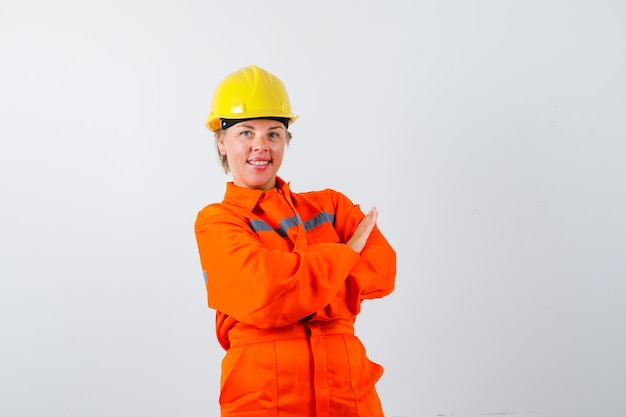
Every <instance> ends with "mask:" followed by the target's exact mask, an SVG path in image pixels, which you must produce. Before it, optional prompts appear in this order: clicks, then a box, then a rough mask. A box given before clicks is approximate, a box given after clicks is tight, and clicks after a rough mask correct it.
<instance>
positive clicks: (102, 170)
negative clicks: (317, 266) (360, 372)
mask: <svg viewBox="0 0 626 417" xmlns="http://www.w3.org/2000/svg"><path fill="white" fill-rule="evenodd" d="M625 22H626V3H624V2H622V1H618V0H615V1H611V0H593V1H592V0H589V1H581V0H569V1H567V0H560V1H559V0H527V1H513V0H477V1H459V0H451V1H410V0H404V1H402V0H386V1H370V0H366V1H356V0H350V1H348V0H346V1H330V0H322V1H316V2H299V1H287V0H265V1H252V0H241V1H237V2H234V1H233V2H229V1H226V0H223V1H220V2H217V1H210V0H204V1H202V0H177V1H151V2H149V1H147V0H145V1H141V0H124V1H121V0H108V1H93V0H81V1H78V0H75V1H72V0H58V1H54V2H47V1H43V0H31V1H29V0H19V1H18V0H2V2H1V3H0V54H1V55H0V57H1V63H0V64H1V65H0V75H1V76H0V120H1V121H0V141H1V145H0V146H1V147H0V210H1V212H0V213H1V216H0V250H1V252H0V416H2V417H5V416H6V417H32V416H46V417H111V416H116V417H123V416H132V417H139V416H151V417H161V416H163V417H165V416H168V417H169V416H186V417H193V416H217V415H218V414H219V407H218V391H219V366H220V361H221V358H222V356H223V351H222V350H221V348H220V347H219V345H218V344H217V342H216V340H215V335H214V327H213V320H214V312H213V311H211V310H209V309H208V308H207V307H206V299H205V289H204V286H203V279H202V274H201V270H200V264H199V259H198V254H197V248H196V242H195V237H194V234H193V223H194V221H195V216H196V213H197V212H198V211H199V210H200V209H201V208H202V207H204V206H205V205H207V204H209V203H212V202H214V201H221V199H222V197H223V192H224V188H225V187H224V185H225V182H226V181H228V180H229V177H227V176H225V175H224V174H223V172H222V171H221V168H220V166H219V163H218V160H217V156H216V154H215V150H214V144H213V140H212V136H211V134H210V132H208V131H207V130H206V129H205V127H204V121H205V117H206V115H207V114H208V111H209V105H210V100H211V95H212V92H213V89H214V87H215V86H216V84H217V83H218V82H219V81H220V80H221V79H222V78H223V77H224V76H226V75H227V74H229V73H231V72H233V71H235V70H237V69H239V68H241V67H244V66H247V65H249V64H256V65H258V66H261V67H263V68H266V69H268V70H269V71H271V72H273V73H274V74H276V75H278V76H279V77H280V78H281V79H282V80H283V81H284V83H285V84H286V86H287V88H288V90H289V94H290V96H291V101H292V104H293V108H294V110H295V111H296V112H297V113H298V114H299V115H300V119H299V120H298V121H297V122H296V123H295V124H294V125H293V127H292V129H291V130H292V133H293V135H294V139H293V141H292V143H291V145H290V147H289V149H288V151H287V154H286V160H285V163H284V165H283V168H282V170H281V172H280V175H281V176H282V177H283V178H285V179H287V180H289V181H291V183H292V189H294V190H296V191H308V190H314V189H322V188H326V187H331V188H335V189H338V190H340V191H342V192H344V193H345V194H347V195H348V196H349V197H350V198H351V199H352V200H353V201H354V202H355V203H358V204H361V206H362V207H363V209H364V210H366V209H368V208H369V207H370V206H371V205H376V206H377V207H378V209H379V211H380V217H379V226H380V228H381V229H382V231H383V233H385V235H386V236H387V237H388V239H389V240H390V242H391V243H392V244H393V246H394V247H395V248H396V250H397V254H398V275H397V287H396V291H395V293H394V294H392V295H390V296H389V297H387V298H385V299H381V300H375V301H369V302H366V303H365V305H364V308H363V313H362V314H361V315H360V316H359V319H358V321H357V334H358V335H359V336H360V337H361V339H362V340H363V342H364V344H365V346H366V348H367V350H368V355H369V356H370V358H371V359H372V360H374V361H376V362H378V363H381V364H382V365H383V366H384V367H385V374H384V376H383V378H382V379H381V380H380V382H379V384H378V390H379V393H380V396H381V398H382V401H383V406H384V409H385V412H386V415H387V416H388V417H394V416H395V417H400V416H406V417H435V416H446V417H449V416H455V417H475V416H494V415H514V416H515V417H591V416H602V417H607V416H622V415H623V413H624V410H625V409H626V396H624V392H626V360H625V358H624V352H626V325H625V318H626V317H625V316H626V237H625V236H626V220H625V217H626V214H625V213H626V122H625V120H626V75H625V74H626V24H625Z"/></svg>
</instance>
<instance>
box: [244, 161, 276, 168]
mask: <svg viewBox="0 0 626 417" xmlns="http://www.w3.org/2000/svg"><path fill="white" fill-rule="evenodd" d="M270 162H271V161H248V163H249V164H250V165H254V166H257V167H262V166H266V165H269V164H270Z"/></svg>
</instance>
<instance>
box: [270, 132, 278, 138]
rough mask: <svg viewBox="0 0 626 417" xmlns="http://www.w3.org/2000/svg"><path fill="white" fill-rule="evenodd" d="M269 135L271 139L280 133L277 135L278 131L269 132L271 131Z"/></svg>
mask: <svg viewBox="0 0 626 417" xmlns="http://www.w3.org/2000/svg"><path fill="white" fill-rule="evenodd" d="M269 136H270V138H272V139H278V138H279V137H280V135H279V134H278V133H276V132H271V133H270V134H269Z"/></svg>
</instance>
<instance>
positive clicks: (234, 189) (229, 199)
mask: <svg viewBox="0 0 626 417" xmlns="http://www.w3.org/2000/svg"><path fill="white" fill-rule="evenodd" d="M279 190H280V191H281V192H282V193H284V194H286V195H289V194H290V190H289V183H288V182H285V181H284V180H283V179H282V178H280V177H278V176H276V188H272V189H271V190H268V191H263V190H255V189H252V188H244V187H238V186H236V185H235V183H233V182H232V181H230V182H227V183H226V193H225V194H224V202H225V203H230V204H233V205H235V206H238V207H241V208H244V209H247V210H252V209H253V208H254V207H256V205H257V204H258V202H259V200H261V199H262V198H269V197H272V196H274V195H276V194H278V192H279Z"/></svg>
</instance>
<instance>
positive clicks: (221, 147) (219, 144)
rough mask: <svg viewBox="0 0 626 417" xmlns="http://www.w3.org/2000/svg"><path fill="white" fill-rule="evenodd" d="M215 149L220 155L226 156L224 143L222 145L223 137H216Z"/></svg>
mask: <svg viewBox="0 0 626 417" xmlns="http://www.w3.org/2000/svg"><path fill="white" fill-rule="evenodd" d="M217 149H218V150H219V151H220V155H224V156H226V145H224V138H223V137H222V138H220V139H217Z"/></svg>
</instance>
